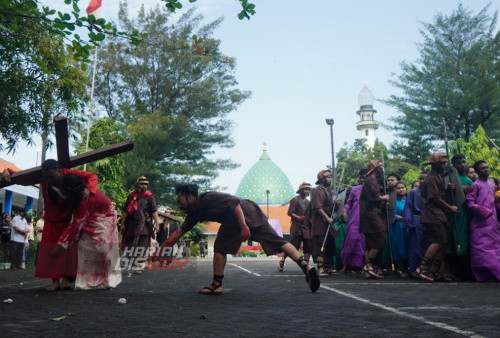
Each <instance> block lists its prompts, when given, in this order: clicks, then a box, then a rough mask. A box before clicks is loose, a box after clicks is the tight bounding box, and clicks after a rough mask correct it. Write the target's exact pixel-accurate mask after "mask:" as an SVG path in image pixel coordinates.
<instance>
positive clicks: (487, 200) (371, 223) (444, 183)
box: [278, 153, 500, 281]
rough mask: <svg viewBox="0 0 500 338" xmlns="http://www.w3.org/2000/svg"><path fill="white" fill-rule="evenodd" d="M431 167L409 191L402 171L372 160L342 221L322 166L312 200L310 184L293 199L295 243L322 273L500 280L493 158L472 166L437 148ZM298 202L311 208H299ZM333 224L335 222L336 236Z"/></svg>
mask: <svg viewBox="0 0 500 338" xmlns="http://www.w3.org/2000/svg"><path fill="white" fill-rule="evenodd" d="M449 163H451V165H449ZM424 164H426V165H430V169H429V170H428V171H426V172H422V173H421V174H420V176H419V179H418V180H417V181H415V182H411V186H410V187H409V191H407V184H406V183H405V182H401V180H400V177H399V176H398V175H397V174H393V173H389V174H388V175H385V173H384V171H383V165H382V163H381V162H378V161H376V160H371V161H370V163H369V165H368V167H367V168H362V169H361V170H360V171H359V175H358V185H357V186H355V187H352V188H350V189H349V190H348V191H347V194H346V197H345V199H342V200H341V201H340V202H341V203H340V205H343V210H342V212H340V213H337V214H338V215H339V216H338V217H335V218H334V217H333V215H335V214H336V212H335V210H333V209H332V207H333V205H334V204H335V203H332V202H331V201H332V200H335V199H336V197H335V196H331V195H328V196H326V197H325V191H326V194H328V189H324V187H328V186H330V184H331V175H330V172H329V171H326V170H322V171H320V172H319V173H318V175H317V179H318V181H317V182H316V185H317V186H316V188H314V189H313V191H312V193H311V198H310V203H309V204H307V203H308V199H307V196H309V194H310V191H311V188H310V185H309V184H305V183H303V184H301V186H300V187H299V190H298V191H297V193H298V194H299V195H298V196H296V197H295V198H294V199H293V200H292V201H291V203H290V208H289V212H288V214H289V215H290V217H291V218H292V227H291V234H290V236H291V242H292V243H294V245H296V247H300V246H301V245H303V248H304V253H306V252H307V253H312V255H313V257H314V259H315V260H316V264H317V268H318V272H319V275H320V277H327V276H330V275H332V274H335V273H337V270H338V269H342V272H353V273H362V274H363V276H364V277H365V278H367V279H380V278H384V276H385V275H389V274H390V275H400V276H401V277H402V278H408V277H412V276H413V277H416V278H419V279H422V280H426V281H456V280H476V281H498V280H500V227H499V219H498V216H497V215H498V214H497V211H498V210H499V208H500V203H499V200H500V184H499V182H498V179H496V178H493V177H489V174H490V170H489V167H488V164H487V162H486V161H477V162H476V163H474V165H472V166H468V165H467V161H466V158H465V156H464V155H462V154H458V155H455V156H453V158H452V159H451V160H450V161H449V159H448V157H447V156H444V155H442V154H440V153H434V154H433V155H432V156H431V157H430V158H429V160H428V161H427V162H425V163H424ZM330 194H331V192H330ZM297 200H300V201H302V203H305V204H307V206H304V204H301V209H300V210H299V209H297V205H299V203H298V202H297ZM306 209H307V210H306ZM317 224H320V225H321V226H322V227H321V228H320V227H317ZM325 224H332V225H333V226H332V227H331V229H332V230H331V231H329V232H328V233H327V232H326V230H325V229H326V228H325ZM320 229H321V230H320ZM310 234H312V235H310ZM315 235H318V236H315ZM311 247H312V248H313V249H311ZM326 248H327V249H326ZM283 267H284V259H282V260H280V261H279V264H278V270H279V271H283Z"/></svg>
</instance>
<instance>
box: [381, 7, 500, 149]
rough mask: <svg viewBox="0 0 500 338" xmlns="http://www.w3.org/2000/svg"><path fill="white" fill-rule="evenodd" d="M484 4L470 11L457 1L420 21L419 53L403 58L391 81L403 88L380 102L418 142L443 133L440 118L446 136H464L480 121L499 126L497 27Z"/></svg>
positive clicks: (400, 130)
mask: <svg viewBox="0 0 500 338" xmlns="http://www.w3.org/2000/svg"><path fill="white" fill-rule="evenodd" d="M488 9H489V6H487V7H485V8H484V9H483V10H481V11H480V12H479V13H478V14H477V15H473V14H472V13H471V12H469V11H468V10H467V9H465V8H464V7H463V6H462V5H461V4H460V5H459V6H458V9H457V10H455V11H454V12H453V13H452V14H451V15H449V16H445V15H442V14H438V15H437V16H436V17H435V19H434V22H433V23H424V24H423V29H422V31H421V35H422V37H423V39H424V42H423V43H421V44H419V45H418V48H419V51H420V57H419V58H418V59H417V60H416V61H415V62H413V63H407V62H402V63H401V68H402V73H401V74H400V75H398V76H397V79H396V80H393V81H390V82H391V83H392V84H393V85H394V86H395V87H396V88H398V89H400V90H401V91H402V95H391V97H390V98H389V99H388V100H386V101H385V102H386V103H387V104H388V105H390V106H393V107H394V108H396V109H397V110H398V111H399V112H400V115H398V116H396V117H393V118H392V119H391V120H392V121H393V122H394V124H393V125H392V126H391V128H392V129H393V130H396V131H397V132H398V135H399V136H402V137H404V138H407V139H421V140H422V141H424V142H425V141H429V140H436V139H439V138H441V137H442V128H441V126H442V120H443V119H444V120H445V121H446V125H447V128H448V131H449V134H450V136H451V138H454V139H457V138H460V137H462V138H464V139H465V140H468V139H469V137H470V136H471V134H472V132H473V131H474V130H475V129H476V128H477V127H478V126H479V125H483V126H486V125H487V126H488V129H489V130H496V129H498V127H499V125H500V67H499V63H500V32H498V31H497V32H495V29H496V23H497V12H495V13H494V14H493V15H491V16H490V15H489V14H488Z"/></svg>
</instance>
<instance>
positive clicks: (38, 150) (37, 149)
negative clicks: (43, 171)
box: [35, 146, 42, 167]
mask: <svg viewBox="0 0 500 338" xmlns="http://www.w3.org/2000/svg"><path fill="white" fill-rule="evenodd" d="M35 150H36V164H35V167H38V157H39V155H38V154H39V153H40V152H41V151H42V147H41V146H38V147H36V148H35Z"/></svg>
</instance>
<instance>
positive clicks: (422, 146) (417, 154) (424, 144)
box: [389, 137, 433, 167]
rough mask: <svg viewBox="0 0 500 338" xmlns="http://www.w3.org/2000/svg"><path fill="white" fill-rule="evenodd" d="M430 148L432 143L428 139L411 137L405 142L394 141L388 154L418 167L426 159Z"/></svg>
mask: <svg viewBox="0 0 500 338" xmlns="http://www.w3.org/2000/svg"><path fill="white" fill-rule="evenodd" d="M432 148H433V145H432V143H430V142H429V141H427V140H422V139H420V138H416V137H411V138H410V139H409V140H408V141H407V142H405V141H402V140H397V141H394V142H393V143H392V144H391V146H390V148H389V154H390V155H391V156H392V157H398V158H400V159H401V161H403V162H406V163H408V164H410V165H412V166H415V167H420V165H422V163H423V162H424V161H426V160H427V159H428V157H429V154H430V152H431V149H432Z"/></svg>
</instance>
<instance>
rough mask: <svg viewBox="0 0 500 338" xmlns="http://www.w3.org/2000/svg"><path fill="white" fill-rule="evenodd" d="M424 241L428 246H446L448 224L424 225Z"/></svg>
mask: <svg viewBox="0 0 500 338" xmlns="http://www.w3.org/2000/svg"><path fill="white" fill-rule="evenodd" d="M424 227H425V239H426V240H427V242H429V243H430V244H448V235H449V231H448V223H425V224H424Z"/></svg>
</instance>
